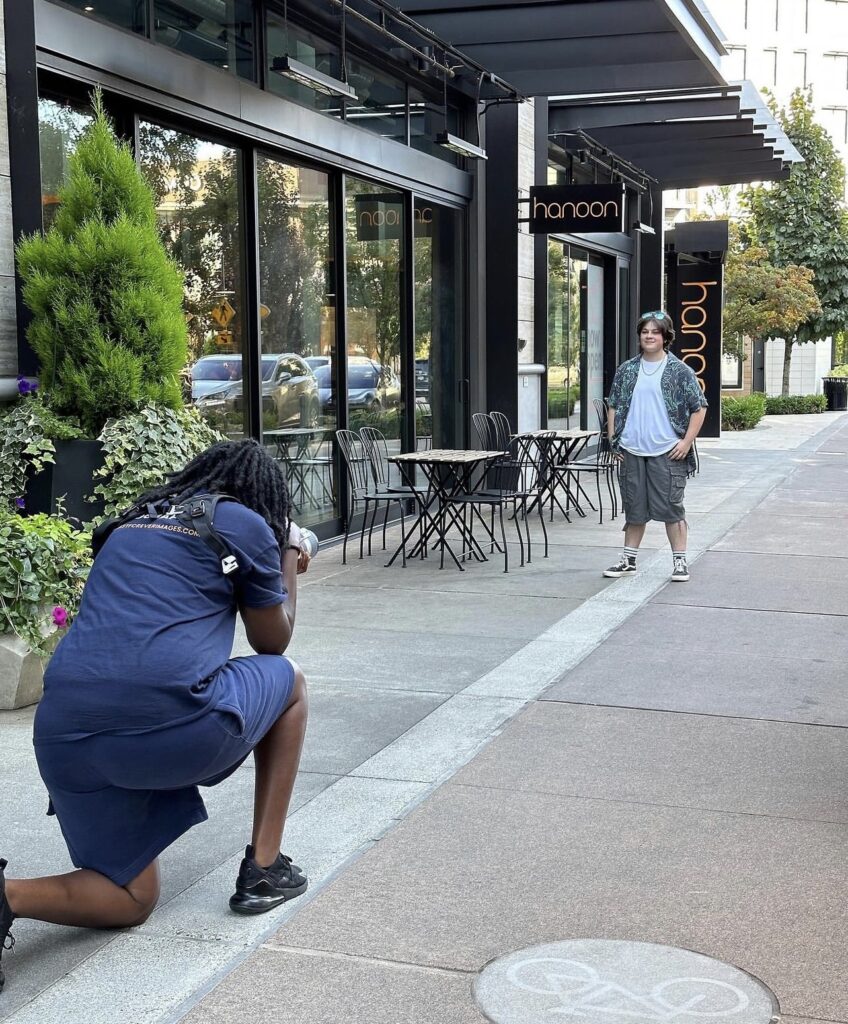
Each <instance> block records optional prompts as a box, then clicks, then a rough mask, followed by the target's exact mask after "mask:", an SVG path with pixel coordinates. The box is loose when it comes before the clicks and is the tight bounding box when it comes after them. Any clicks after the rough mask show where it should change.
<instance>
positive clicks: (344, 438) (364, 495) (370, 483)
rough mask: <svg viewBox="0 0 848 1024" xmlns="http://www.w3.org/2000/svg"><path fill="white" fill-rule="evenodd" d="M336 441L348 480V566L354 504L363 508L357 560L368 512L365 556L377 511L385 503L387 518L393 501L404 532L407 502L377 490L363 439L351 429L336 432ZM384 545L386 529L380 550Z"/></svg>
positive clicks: (344, 548)
mask: <svg viewBox="0 0 848 1024" xmlns="http://www.w3.org/2000/svg"><path fill="white" fill-rule="evenodd" d="M336 441H337V442H338V446H339V451H341V453H342V461H343V462H344V465H345V470H346V472H347V481H348V496H349V497H348V515H347V520H346V522H345V535H344V541H343V543H342V564H343V565H345V564H347V539H348V536H349V534H350V527H351V523H352V522H353V517H354V516H355V515H356V507H357V505H360V504H361V505H363V506H364V509H363V515H362V528H361V529H360V531H359V557H360V558H362V557H364V554H363V552H364V547H365V530H366V527H367V526H368V512H369V510H373V512H372V516H371V526H370V527H368V554H369V555H370V554H371V535H372V534H373V532H374V524H375V522H376V520H377V510H378V509H379V507H380V504H381V503H385V504H386V515H387V516H388V508H389V506H390V505H391V504H392V502H397V504H398V507H399V509H400V525H401V531H402V532H403V530H404V508H403V506H404V503H405V502H406V501H407V500H408V496H407V495H405V494H402V493H401V494H399V493H398V492H397V491H390V490H386V489H384V488H378V487H377V486H376V483H375V481H374V475H373V469H372V463H371V459H370V458H369V456H368V452H367V449H366V446H365V444H364V442H363V441H362V439H361V438H360V437H358V436H357V434H356V432H355V431H353V430H337V431H336ZM385 546H386V533H385V527H384V529H383V549H384V550H385ZM402 560H403V565H406V552H405V551H404V552H402Z"/></svg>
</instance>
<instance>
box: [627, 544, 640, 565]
mask: <svg viewBox="0 0 848 1024" xmlns="http://www.w3.org/2000/svg"><path fill="white" fill-rule="evenodd" d="M638 554H639V549H638V548H629V547H627V546H626V545H625V547H624V557H625V558H626V559H627V560H628V561H629V562H635V561H636V556H637V555H638Z"/></svg>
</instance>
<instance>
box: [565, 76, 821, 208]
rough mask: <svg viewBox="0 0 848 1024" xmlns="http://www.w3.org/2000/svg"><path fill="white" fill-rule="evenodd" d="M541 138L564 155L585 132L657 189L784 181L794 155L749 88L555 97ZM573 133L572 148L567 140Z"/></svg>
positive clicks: (738, 84) (738, 85)
mask: <svg viewBox="0 0 848 1024" xmlns="http://www.w3.org/2000/svg"><path fill="white" fill-rule="evenodd" d="M548 132H549V134H550V135H552V136H553V137H555V138H556V137H557V136H562V137H563V138H564V141H565V148H566V149H568V150H574V149H576V148H579V146H580V142H579V133H581V132H582V133H585V134H586V135H588V136H590V137H591V138H592V139H593V140H594V141H595V142H597V143H600V145H601V146H603V147H604V148H606V149H607V150H608V151H609V155H610V157H611V158H612V159H613V160H614V158H615V157H619V158H621V159H623V160H626V161H627V162H628V163H630V164H633V165H635V166H636V167H638V168H640V169H641V170H643V171H645V173H646V174H648V175H650V176H651V177H652V178H655V179H656V180H657V181H658V182H659V184H660V186H661V187H663V188H694V187H696V186H699V185H721V184H741V183H744V182H747V181H767V180H773V179H779V178H785V177H787V176H788V174H789V170H790V169H791V165H792V164H793V163H796V162H798V161H800V160H801V155H800V153H798V151H797V150H796V149H795V147H794V146H793V145H792V143H791V142H790V141H789V139H788V138H787V136H786V133H785V132H784V131H783V129H782V128H781V127H780V125H779V124H778V123H777V121H776V120H775V118H774V117H773V115H772V114H771V112H770V111H769V109H768V107H767V106H766V104H765V102H764V101H763V99H762V97H761V96H760V94H759V93H758V92H757V90H756V88H755V87H754V86H753V85H752V84H751V83H750V82H736V83H732V84H730V85H727V86H725V87H724V88H718V89H699V90H686V91H684V90H680V91H678V92H677V93H674V92H670V91H668V90H664V91H657V92H645V93H633V94H630V95H628V96H622V95H619V94H608V93H606V94H599V95H595V96H562V97H558V98H556V99H552V100H551V101H550V104H549V109H548ZM575 134H577V141H574V139H572V138H571V136H575Z"/></svg>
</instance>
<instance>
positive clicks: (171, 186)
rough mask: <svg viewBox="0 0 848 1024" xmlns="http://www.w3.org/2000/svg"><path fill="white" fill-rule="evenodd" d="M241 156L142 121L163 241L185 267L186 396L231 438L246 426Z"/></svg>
mask: <svg viewBox="0 0 848 1024" xmlns="http://www.w3.org/2000/svg"><path fill="white" fill-rule="evenodd" d="M238 157H239V153H238V150H236V149H232V148H229V147H227V146H220V145H217V144H216V143H212V142H207V141H205V140H204V139H202V138H198V137H197V136H195V135H189V134H187V133H185V132H178V131H173V130H172V129H170V128H163V127H161V126H160V125H157V124H153V123H152V122H149V121H141V122H140V123H139V160H140V163H141V169H142V172H143V174H144V176H145V178H146V179H147V182H148V184H149V185H150V187H151V188H152V190H153V195H154V199H155V202H156V208H157V213H158V216H159V224H160V229H161V236H162V240H163V242H164V244H165V246H166V248H167V249H168V251H169V253H170V254H171V256H172V257H173V258H174V260H175V261H176V262H177V263H178V264H179V265H180V267H182V269H183V273H184V274H185V311H186V319H187V320H188V329H189V362H188V365H187V366H186V369H185V374H184V391H185V396H186V399H187V400H188V401H191V402H193V403H194V404H195V406H196V407H197V409H198V410H200V412H201V413H202V414H203V415H204V416H205V417H206V418H207V419H208V420H209V422H210V423H211V424H212V425H213V426H215V427H216V428H217V429H219V430H220V431H221V432H222V433H224V434H227V435H229V436H230V437H233V438H239V437H243V436H244V434H245V429H246V428H245V423H246V419H245V413H246V409H245V399H244V387H243V376H244V368H243V359H242V354H243V352H244V347H245V340H246V339H245V326H244V325H245V315H244V312H245V307H244V299H243V286H242V277H243V275H242V267H241V255H240V253H241V246H240V230H241V228H240V219H239V190H240V180H239V179H240V171H239V159H238Z"/></svg>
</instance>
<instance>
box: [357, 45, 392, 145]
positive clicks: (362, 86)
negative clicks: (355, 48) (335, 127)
mask: <svg viewBox="0 0 848 1024" xmlns="http://www.w3.org/2000/svg"><path fill="white" fill-rule="evenodd" d="M347 63H348V74H347V80H348V82H349V83H350V85H351V86H352V87H353V88H354V90H355V91H356V95H357V97H358V99H357V100H356V101H347V113H346V115H345V116H346V118H347V120H348V121H349V122H350V123H351V124H355V125H356V126H357V128H365V129H366V130H367V131H369V132H374V134H375V135H382V136H384V137H385V138H387V139H394V140H395V141H396V142H401V143H406V85H405V84H404V83H403V82H400V81H398V80H397V79H394V78H390V77H389V76H388V75H384V74H383V73H382V72H380V71H377V70H376V69H375V68H372V67H369V66H368V65H367V64H363V63H362V61H358V60H348V62H347Z"/></svg>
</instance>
